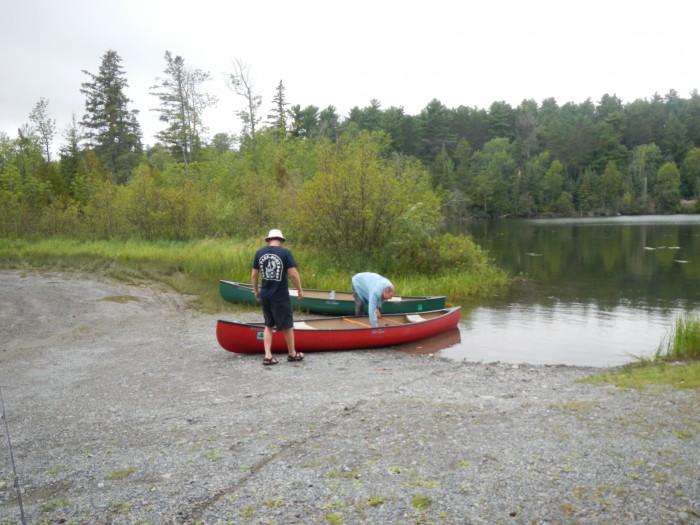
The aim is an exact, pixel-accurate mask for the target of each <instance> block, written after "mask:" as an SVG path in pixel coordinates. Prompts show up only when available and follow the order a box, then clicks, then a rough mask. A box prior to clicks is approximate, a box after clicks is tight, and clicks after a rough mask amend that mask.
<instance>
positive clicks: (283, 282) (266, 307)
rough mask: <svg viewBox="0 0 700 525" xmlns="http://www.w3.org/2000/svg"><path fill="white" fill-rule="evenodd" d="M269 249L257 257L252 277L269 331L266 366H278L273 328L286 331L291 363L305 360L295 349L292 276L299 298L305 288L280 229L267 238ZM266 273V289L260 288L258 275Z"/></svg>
mask: <svg viewBox="0 0 700 525" xmlns="http://www.w3.org/2000/svg"><path fill="white" fill-rule="evenodd" d="M265 241H267V246H263V247H262V248H260V249H259V250H258V251H257V252H255V257H254V258H253V270H252V271H251V274H250V278H251V281H252V282H253V290H255V299H256V300H257V301H259V302H260V303H261V304H262V310H263V316H264V317H265V332H264V333H263V345H264V347H265V358H264V359H263V365H276V364H277V363H278V362H279V361H277V359H275V358H274V357H272V328H273V327H276V328H277V331H278V332H279V331H283V332H284V340H285V342H286V343H287V354H288V355H287V361H301V360H302V359H304V354H302V353H301V352H297V351H296V350H295V349H294V317H293V315H292V300H291V299H290V298H289V282H288V281H287V275H289V277H291V279H292V281H293V282H294V285H295V286H296V288H297V290H298V292H299V299H302V298H303V297H304V292H303V290H302V289H301V279H299V272H298V271H297V263H296V261H295V260H294V256H293V255H292V252H291V251H289V250H288V249H287V248H284V247H283V246H282V243H283V242H284V241H285V238H284V235H282V232H281V231H279V230H270V233H268V234H267V237H266V238H265ZM259 274H262V286H261V287H260V288H258V275H259Z"/></svg>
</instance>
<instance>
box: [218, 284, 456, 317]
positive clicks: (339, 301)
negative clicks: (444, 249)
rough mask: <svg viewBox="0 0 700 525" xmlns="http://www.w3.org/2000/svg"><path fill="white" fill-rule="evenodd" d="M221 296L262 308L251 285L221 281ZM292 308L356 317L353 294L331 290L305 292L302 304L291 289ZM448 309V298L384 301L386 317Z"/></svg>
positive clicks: (231, 300) (395, 298) (397, 298)
mask: <svg viewBox="0 0 700 525" xmlns="http://www.w3.org/2000/svg"><path fill="white" fill-rule="evenodd" d="M219 293H220V294H221V297H222V298H223V299H224V300H226V301H228V302H229V303H248V304H259V303H258V302H257V301H256V300H255V294H254V293H253V285H252V284H243V283H236V282H233V281H219ZM289 295H290V296H291V298H292V306H294V307H295V308H298V309H300V310H304V311H306V312H310V313H314V314H328V315H355V299H353V297H352V293H351V292H333V291H331V290H304V298H303V299H301V300H299V298H298V297H297V290H296V288H290V289H289ZM442 308H445V296H444V295H436V296H428V297H420V296H404V297H394V298H392V299H390V300H388V301H384V304H383V305H382V313H383V314H412V313H417V312H428V311H432V310H440V309H442Z"/></svg>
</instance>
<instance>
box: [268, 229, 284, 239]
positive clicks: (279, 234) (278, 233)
mask: <svg viewBox="0 0 700 525" xmlns="http://www.w3.org/2000/svg"><path fill="white" fill-rule="evenodd" d="M270 239H279V240H280V241H282V242H284V241H286V240H287V239H285V238H284V235H282V232H281V231H279V230H270V233H268V234H267V237H265V240H266V241H269V240H270Z"/></svg>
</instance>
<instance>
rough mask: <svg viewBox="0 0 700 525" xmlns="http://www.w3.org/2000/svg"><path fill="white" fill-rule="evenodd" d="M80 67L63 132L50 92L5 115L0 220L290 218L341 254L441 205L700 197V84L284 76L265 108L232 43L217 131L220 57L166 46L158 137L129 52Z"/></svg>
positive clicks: (650, 202)
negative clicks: (128, 62)
mask: <svg viewBox="0 0 700 525" xmlns="http://www.w3.org/2000/svg"><path fill="white" fill-rule="evenodd" d="M84 73H85V79H86V80H85V82H84V83H83V84H82V85H81V86H76V89H80V92H81V93H82V94H83V95H84V96H85V112H84V115H83V116H82V118H78V117H75V116H74V117H73V121H72V123H71V124H70V125H69V126H68V127H67V128H66V129H65V130H64V131H63V132H62V134H61V136H62V141H61V142H60V145H59V144H57V130H56V125H55V120H54V119H52V118H51V115H50V108H49V101H48V100H46V99H44V98H42V99H40V100H39V101H38V102H37V103H36V106H35V107H34V108H33V109H32V110H31V112H30V113H29V115H28V121H29V122H28V123H27V124H25V125H23V126H22V127H21V128H20V129H19V130H18V131H17V136H16V137H10V136H8V135H7V134H5V133H0V235H3V236H9V237H13V236H16V237H27V238H31V237H35V236H54V235H59V236H66V235H69V236H73V237H78V238H83V239H99V238H131V237H140V238H145V239H191V238H203V237H210V236H220V235H234V236H240V237H246V236H250V235H257V236H260V235H261V234H262V233H263V232H265V231H266V230H267V229H269V228H270V227H281V228H285V231H289V232H290V233H291V234H292V235H296V236H297V238H298V239H299V240H302V241H309V242H315V243H321V244H322V245H323V246H326V247H329V248H332V249H333V250H334V251H337V253H340V254H342V253H347V252H350V251H352V252H353V253H358V252H359V253H371V252H372V251H373V250H376V249H378V247H386V246H387V244H388V243H394V244H395V246H394V248H396V249H398V250H400V251H401V250H403V251H405V252H406V253H411V252H412V251H414V248H415V245H416V243H419V242H422V241H423V240H425V239H426V238H428V237H430V236H431V235H433V234H434V233H435V232H436V231H438V227H439V224H440V223H441V221H443V220H445V219H447V220H456V219H466V218H490V217H508V216H510V217H538V216H582V215H586V216H590V215H613V214H648V213H664V214H666V213H677V212H679V211H684V212H698V211H700V207H699V206H698V204H697V202H698V193H699V192H700V95H699V94H698V93H697V91H694V92H693V93H692V94H691V95H690V98H681V97H680V96H679V95H678V94H677V93H676V92H674V91H671V92H670V93H668V94H667V95H665V96H663V97H662V96H659V95H657V94H655V95H653V96H652V97H651V98H650V99H648V100H646V99H645V100H635V101H633V102H630V103H626V104H623V102H622V101H621V100H620V99H618V98H617V97H616V96H614V95H607V94H606V95H604V96H603V97H602V98H601V100H600V101H598V102H597V103H594V102H592V101H591V100H590V99H589V100H585V101H583V102H581V103H572V102H569V103H566V104H563V105H559V104H558V103H557V101H556V100H555V99H554V98H550V99H546V100H543V101H542V102H541V103H537V102H536V101H534V100H524V101H523V102H522V103H521V104H520V105H519V106H518V107H512V106H510V105H509V104H507V103H504V102H493V103H492V104H491V106H490V107H489V108H488V109H479V108H474V107H467V106H460V107H457V108H448V107H445V106H444V105H443V104H442V103H441V102H440V101H438V100H433V101H431V102H430V103H429V104H428V105H427V106H426V107H425V108H424V109H423V110H422V111H421V112H420V114H418V115H408V114H406V113H405V112H404V110H403V108H401V107H389V108H387V109H384V108H382V106H381V104H380V102H379V101H376V100H372V101H371V102H370V104H369V105H368V106H366V107H363V108H360V107H355V108H353V109H352V110H351V111H350V113H349V115H348V116H347V117H346V118H341V117H340V115H338V113H337V111H336V109H335V108H334V107H333V106H328V107H327V108H325V109H320V108H317V107H315V106H307V107H303V108H302V107H300V106H299V105H293V103H291V102H289V101H287V99H286V96H285V87H284V84H283V82H282V81H280V82H279V85H278V86H277V87H276V89H275V91H274V97H273V99H272V100H271V101H270V102H269V106H267V108H266V109H263V101H262V97H261V96H260V95H259V93H258V92H257V91H256V90H255V87H254V84H253V82H252V79H251V78H250V76H249V68H248V67H247V66H246V65H245V64H243V63H241V62H240V61H236V62H235V64H234V67H233V71H232V72H231V73H230V75H229V79H228V82H229V87H230V90H231V96H232V97H237V100H239V101H240V107H241V110H240V111H239V112H237V115H236V116H237V117H238V118H239V119H240V120H241V122H242V123H243V129H242V130H241V132H240V134H239V135H238V136H230V135H228V134H223V133H218V134H215V135H213V136H212V137H209V136H208V129H207V126H206V124H207V123H206V122H205V121H204V119H203V115H204V113H205V110H206V109H207V108H211V107H213V106H215V105H216V102H217V101H216V99H215V98H214V97H213V96H211V95H209V94H207V93H206V90H205V87H206V83H207V82H208V81H209V80H211V77H210V75H209V73H206V72H203V71H201V70H199V69H197V68H194V67H192V66H189V65H188V64H186V63H185V61H184V59H183V58H182V57H180V56H173V55H172V54H171V53H170V52H166V53H165V64H164V69H163V72H162V73H161V74H160V76H155V77H154V78H155V83H154V85H153V86H152V88H151V91H150V94H151V95H152V96H153V103H154V104H153V108H152V110H153V111H156V112H157V113H158V116H159V119H160V121H161V122H162V124H163V127H162V129H161V130H160V131H159V133H158V134H157V137H156V138H157V141H158V142H157V143H156V144H155V145H153V146H149V147H148V148H144V146H143V143H142V134H141V129H140V126H139V121H138V116H139V115H138V112H136V111H134V110H132V109H130V104H131V100H129V99H128V98H127V96H126V94H125V92H126V90H127V88H128V80H127V74H126V71H125V69H124V67H123V66H122V64H121V58H120V57H119V55H118V53H117V52H115V51H113V50H109V51H107V52H106V53H105V54H104V55H103V57H102V58H101V62H100V65H99V70H98V71H97V73H90V72H88V71H84ZM467 91H468V90H467ZM466 96H468V92H465V97H466ZM56 146H59V149H58V151H59V155H58V158H54V155H53V154H52V151H53V148H54V147H56ZM397 239H399V240H397ZM402 239H403V240H402ZM402 242H403V243H404V244H403V245H402V244H401V243H402ZM397 243H398V244H397ZM412 246H413V247H412Z"/></svg>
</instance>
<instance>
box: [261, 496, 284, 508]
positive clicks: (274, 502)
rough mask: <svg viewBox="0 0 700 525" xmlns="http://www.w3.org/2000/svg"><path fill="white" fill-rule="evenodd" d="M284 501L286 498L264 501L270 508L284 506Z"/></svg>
mask: <svg viewBox="0 0 700 525" xmlns="http://www.w3.org/2000/svg"><path fill="white" fill-rule="evenodd" d="M283 501H284V500H283V499H282V498H276V499H266V500H265V501H263V505H265V506H266V507H267V508H268V509H276V508H279V507H281V506H282V502H283Z"/></svg>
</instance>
